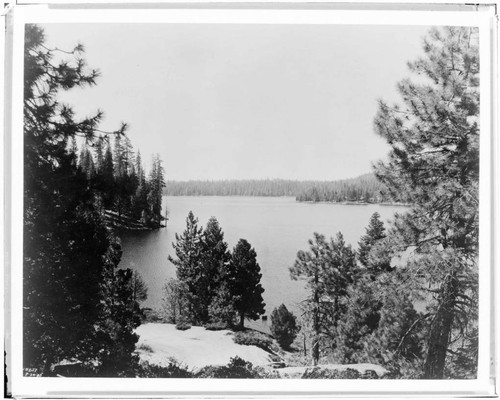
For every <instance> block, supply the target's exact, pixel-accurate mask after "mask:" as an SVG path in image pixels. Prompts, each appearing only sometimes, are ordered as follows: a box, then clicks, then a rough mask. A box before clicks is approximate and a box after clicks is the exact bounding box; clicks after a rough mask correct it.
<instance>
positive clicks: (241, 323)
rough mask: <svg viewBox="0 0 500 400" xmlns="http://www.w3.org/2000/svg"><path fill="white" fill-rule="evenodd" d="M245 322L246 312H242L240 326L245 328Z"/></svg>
mask: <svg viewBox="0 0 500 400" xmlns="http://www.w3.org/2000/svg"><path fill="white" fill-rule="evenodd" d="M244 323H245V313H243V312H242V313H240V328H241V329H243V328H244Z"/></svg>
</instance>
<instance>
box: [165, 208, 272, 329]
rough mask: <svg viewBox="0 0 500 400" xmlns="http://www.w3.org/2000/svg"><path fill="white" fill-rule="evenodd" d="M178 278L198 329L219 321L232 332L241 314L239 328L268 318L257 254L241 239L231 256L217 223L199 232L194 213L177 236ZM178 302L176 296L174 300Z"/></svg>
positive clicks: (189, 311) (209, 223)
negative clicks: (264, 317)
mask: <svg viewBox="0 0 500 400" xmlns="http://www.w3.org/2000/svg"><path fill="white" fill-rule="evenodd" d="M173 247H174V250H175V253H176V258H173V257H169V260H170V262H172V263H173V264H174V265H175V266H176V267H177V277H178V279H179V282H182V284H183V285H184V289H183V290H185V292H186V294H187V295H186V303H187V309H188V312H187V318H188V319H189V320H190V321H191V322H192V323H194V324H203V325H206V324H207V323H212V322H217V323H222V324H225V325H226V326H228V327H232V326H233V325H234V323H235V320H236V317H237V315H238V316H239V320H240V321H239V325H240V329H241V328H243V322H244V318H245V317H247V318H252V319H256V318H258V316H259V315H260V314H263V313H264V306H265V304H264V303H263V300H262V293H263V292H264V289H263V288H262V286H261V284H260V278H261V277H262V275H261V274H260V267H259V264H258V263H257V260H256V257H257V254H256V252H255V250H254V249H252V248H251V246H250V244H249V243H248V242H247V241H246V240H244V239H240V241H239V242H238V244H237V246H236V247H235V248H234V250H233V253H232V254H231V253H230V252H229V250H228V248H227V247H228V246H227V243H226V242H225V241H224V232H223V231H222V229H221V227H220V225H219V223H218V221H217V219H216V218H215V217H212V218H210V219H209V221H208V223H207V226H206V227H205V229H203V228H201V227H198V219H197V218H196V217H195V216H194V214H193V213H192V212H189V214H188V217H187V218H186V229H185V230H184V232H183V233H182V235H177V234H176V242H175V243H173ZM170 297H171V299H170V300H169V302H170V303H172V301H174V300H175V298H176V297H177V295H176V294H175V293H173V294H172V296H170Z"/></svg>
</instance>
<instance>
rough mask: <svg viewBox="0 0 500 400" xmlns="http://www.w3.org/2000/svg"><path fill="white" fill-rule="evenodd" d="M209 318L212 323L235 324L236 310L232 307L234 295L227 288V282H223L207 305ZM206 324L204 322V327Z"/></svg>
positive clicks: (221, 324)
mask: <svg viewBox="0 0 500 400" xmlns="http://www.w3.org/2000/svg"><path fill="white" fill-rule="evenodd" d="M208 316H209V320H210V321H212V323H213V324H215V325H219V326H225V327H226V328H231V327H233V326H234V325H235V321H236V317H237V315H236V310H235V307H234V297H233V296H232V294H231V293H230V292H229V290H228V289H227V283H225V282H223V283H222V284H221V287H220V288H219V290H218V291H217V294H216V295H215V297H214V298H213V299H212V302H211V303H210V305H209V306H208ZM215 325H214V326H215ZM206 326H207V324H205V327H206Z"/></svg>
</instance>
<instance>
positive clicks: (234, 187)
mask: <svg viewBox="0 0 500 400" xmlns="http://www.w3.org/2000/svg"><path fill="white" fill-rule="evenodd" d="M165 194H166V195H168V196H272V197H278V196H291V197H295V198H296V199H297V201H312V202H320V201H324V202H335V203H338V202H362V203H384V202H391V201H392V199H391V197H390V196H389V194H388V192H387V190H385V188H384V185H383V184H382V183H381V182H380V181H379V180H378V179H376V178H375V175H374V174H372V173H369V174H364V175H361V176H359V177H356V178H351V179H343V180H337V181H297V180H286V179H265V180H258V179H254V180H252V179H245V180H223V181H167V184H166V188H165Z"/></svg>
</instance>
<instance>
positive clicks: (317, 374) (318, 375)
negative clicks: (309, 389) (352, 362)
mask: <svg viewBox="0 0 500 400" xmlns="http://www.w3.org/2000/svg"><path fill="white" fill-rule="evenodd" d="M378 378H379V376H378V375H377V373H376V372H375V371H373V370H368V371H366V373H364V374H361V373H360V372H359V371H357V370H355V369H352V368H347V369H345V370H343V371H339V370H336V369H324V368H320V367H315V368H312V369H306V371H305V372H304V374H303V375H302V379H378Z"/></svg>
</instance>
